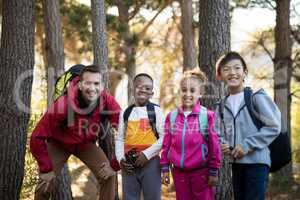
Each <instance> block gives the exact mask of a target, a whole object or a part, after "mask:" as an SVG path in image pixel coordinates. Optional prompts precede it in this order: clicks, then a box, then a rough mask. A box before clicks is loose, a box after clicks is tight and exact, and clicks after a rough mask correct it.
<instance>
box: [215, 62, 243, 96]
mask: <svg viewBox="0 0 300 200" xmlns="http://www.w3.org/2000/svg"><path fill="white" fill-rule="evenodd" d="M246 75H247V70H245V69H244V67H243V64H242V62H241V61H240V60H239V59H233V60H231V61H229V62H227V63H226V64H225V65H224V66H222V68H221V78H222V80H223V81H224V82H225V84H226V85H227V86H228V88H229V90H230V93H238V92H240V91H242V90H243V87H244V79H245V77H246Z"/></svg>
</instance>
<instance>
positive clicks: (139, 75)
mask: <svg viewBox="0 0 300 200" xmlns="http://www.w3.org/2000/svg"><path fill="white" fill-rule="evenodd" d="M142 76H143V77H147V78H149V79H150V80H151V82H152V83H153V78H152V77H151V76H150V75H149V74H146V73H140V74H137V75H136V76H135V77H134V78H133V83H134V82H135V81H136V79H138V78H139V77H142Z"/></svg>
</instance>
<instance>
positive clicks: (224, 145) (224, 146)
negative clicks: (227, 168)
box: [221, 143, 231, 155]
mask: <svg viewBox="0 0 300 200" xmlns="http://www.w3.org/2000/svg"><path fill="white" fill-rule="evenodd" d="M221 150H222V153H223V154H224V155H230V153H231V150H230V146H229V144H227V143H222V144H221Z"/></svg>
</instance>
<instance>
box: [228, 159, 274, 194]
mask: <svg viewBox="0 0 300 200" xmlns="http://www.w3.org/2000/svg"><path fill="white" fill-rule="evenodd" d="M268 179H269V167H268V166H267V165H264V164H237V163H233V164H232V182H233V193H234V199H235V200H264V199H265V192H266V190H267V186H268Z"/></svg>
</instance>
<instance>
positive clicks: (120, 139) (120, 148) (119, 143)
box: [116, 112, 126, 163]
mask: <svg viewBox="0 0 300 200" xmlns="http://www.w3.org/2000/svg"><path fill="white" fill-rule="evenodd" d="M118 121H119V127H118V134H117V136H116V157H117V160H118V161H119V163H120V162H121V160H122V159H124V158H125V154H124V132H125V131H126V130H125V124H124V119H123V112H120V115H119V120H118Z"/></svg>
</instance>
